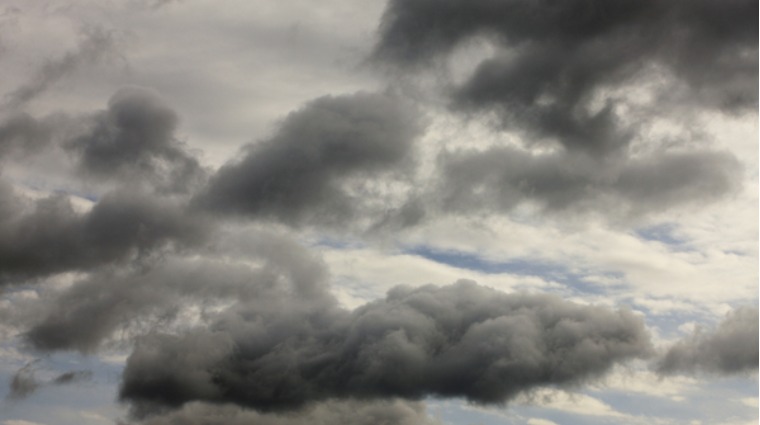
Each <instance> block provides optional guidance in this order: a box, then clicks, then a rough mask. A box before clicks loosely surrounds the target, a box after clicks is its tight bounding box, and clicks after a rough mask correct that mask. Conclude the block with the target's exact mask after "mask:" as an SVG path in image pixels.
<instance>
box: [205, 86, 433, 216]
mask: <svg viewBox="0 0 760 425" xmlns="http://www.w3.org/2000/svg"><path fill="white" fill-rule="evenodd" d="M419 132H420V124H419V119H418V114H417V112H416V111H415V110H414V109H413V108H412V107H411V106H410V105H409V104H408V103H406V102H405V101H402V99H401V98H399V97H396V96H392V95H384V94H372V93H356V94H353V95H347V96H338V97H329V96H328V97H322V98H319V99H317V100H314V101H312V102H310V103H308V104H307V105H306V106H304V107H303V108H302V109H300V110H298V111H296V112H293V113H291V114H290V115H288V116H287V118H286V119H285V120H284V121H283V123H282V125H281V127H280V129H279V131H278V132H277V133H276V134H275V135H274V136H273V137H272V138H271V139H269V140H265V141H263V142H260V143H258V144H255V145H252V146H249V147H248V148H247V150H246V152H245V154H244V157H243V158H242V159H241V160H239V161H235V162H232V163H229V164H227V165H225V166H223V167H222V168H221V169H220V170H219V171H218V172H217V173H216V175H214V176H213V177H212V178H211V183H210V185H209V186H208V187H207V188H206V190H205V191H204V192H203V193H202V194H201V195H200V196H199V197H198V198H197V202H198V203H199V204H200V205H203V206H204V207H206V208H208V209H211V210H216V211H221V212H226V213H238V214H246V215H250V216H255V217H262V218H273V219H277V220H281V221H284V222H290V223H298V222H303V221H316V222H322V223H325V222H329V223H333V224H337V223H344V220H345V219H346V218H350V217H352V216H354V215H355V214H357V213H359V212H360V211H361V204H362V201H363V199H362V198H366V197H367V196H368V194H367V193H361V195H362V196H361V198H357V197H355V196H352V194H351V193H350V191H349V190H347V188H346V185H347V184H348V183H350V182H351V181H355V182H358V181H360V180H357V179H363V180H366V179H372V178H377V177H378V176H380V175H383V173H386V174H387V172H389V171H400V170H401V169H402V167H403V166H404V165H405V164H408V163H409V161H410V160H411V159H412V158H411V157H410V156H411V154H412V149H413V146H412V142H413V141H414V139H415V136H417V135H418V133H419Z"/></svg>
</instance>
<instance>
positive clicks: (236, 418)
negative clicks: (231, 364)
mask: <svg viewBox="0 0 760 425" xmlns="http://www.w3.org/2000/svg"><path fill="white" fill-rule="evenodd" d="M178 423H181V424H183V425H201V424H203V425H243V424H252V423H255V424H260V425H306V424H315V423H318V424H322V423H324V424H335V425H344V424H346V425H347V424H351V425H378V424H398V425H436V424H438V425H440V424H441V422H440V421H438V420H437V419H434V418H432V417H430V416H429V415H428V414H426V412H425V406H424V405H423V404H421V403H414V402H407V401H400V400H381V401H375V402H363V401H356V400H349V401H328V402H325V403H319V404H316V405H313V406H310V407H307V408H304V409H301V410H299V411H298V412H295V413H289V414H276V413H259V412H255V411H251V410H245V409H241V408H240V407H238V406H233V405H221V406H219V405H211V404H203V403H189V404H187V405H186V406H184V407H183V408H182V409H180V410H177V411H174V412H170V413H167V414H164V415H159V416H157V417H151V418H148V419H146V420H144V421H140V422H133V423H132V424H133V425H138V424H139V425H170V424H178ZM122 425H126V424H122Z"/></svg>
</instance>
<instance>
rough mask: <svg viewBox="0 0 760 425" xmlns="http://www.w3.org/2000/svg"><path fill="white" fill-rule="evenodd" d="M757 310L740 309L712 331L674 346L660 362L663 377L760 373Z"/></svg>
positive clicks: (690, 337)
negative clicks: (672, 375)
mask: <svg viewBox="0 0 760 425" xmlns="http://www.w3.org/2000/svg"><path fill="white" fill-rule="evenodd" d="M758 361H759V360H758V309H757V307H742V308H738V309H736V310H734V311H732V312H731V313H729V314H728V316H726V318H725V319H724V320H723V321H722V322H721V323H720V324H719V325H718V326H717V328H715V329H713V330H703V329H697V330H696V331H695V332H694V334H692V335H691V336H689V337H688V338H685V339H683V340H682V341H679V342H677V343H676V344H675V345H673V346H672V347H671V348H670V349H669V350H668V351H667V352H666V353H665V355H664V356H663V358H662V359H661V360H660V361H659V363H658V367H657V369H658V370H659V371H660V372H661V373H663V374H674V373H693V372H707V373H717V374H737V373H742V372H748V371H753V370H757V365H758Z"/></svg>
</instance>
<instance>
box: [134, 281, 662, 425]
mask: <svg viewBox="0 0 760 425" xmlns="http://www.w3.org/2000/svg"><path fill="white" fill-rule="evenodd" d="M650 350H651V348H650V342H649V335H648V333H647V331H646V330H645V328H644V324H643V322H642V321H641V319H640V318H638V317H636V316H634V315H633V314H632V313H631V312H630V311H627V310H618V311H614V310H612V309H609V308H604V307H593V306H582V305H578V304H574V303H571V302H566V301H563V300H561V299H559V298H556V297H552V296H546V295H527V294H505V293H501V292H498V291H495V290H492V289H489V288H486V287H482V286H479V285H477V284H475V283H472V282H465V281H462V282H459V283H457V284H454V285H450V286H446V287H434V286H424V287H421V288H416V289H413V288H409V287H403V286H402V287H396V288H395V289H393V290H391V291H390V292H389V293H388V295H387V297H386V298H385V299H382V300H378V301H375V302H371V303H369V304H366V305H364V306H363V307H360V308H357V309H356V310H354V311H350V312H349V311H345V310H342V309H340V308H337V307H336V306H335V303H331V302H329V301H327V300H323V301H315V298H314V297H313V296H306V297H303V296H302V297H299V296H291V297H272V298H271V299H267V298H265V297H257V298H255V299H253V300H252V301H250V302H244V303H239V304H237V305H235V306H232V307H230V308H229V309H228V310H226V311H224V312H221V313H220V314H219V316H218V318H217V319H216V320H215V321H213V322H212V323H211V324H210V326H208V327H198V328H195V329H192V330H189V331H188V332H186V333H183V334H179V335H170V334H161V333H153V334H150V335H147V336H145V337H144V338H142V339H140V340H138V342H137V344H136V346H135V349H134V351H133V353H132V354H131V355H130V357H129V359H128V361H127V367H126V369H125V371H124V374H123V382H122V387H121V398H122V400H125V401H128V402H130V403H131V404H132V407H133V411H134V413H136V414H137V415H138V416H140V415H145V414H150V413H151V412H157V411H160V410H161V409H163V408H179V407H180V406H182V405H183V404H185V403H188V402H191V401H206V402H212V403H226V402H230V403H235V404H238V405H242V406H247V407H251V408H254V409H257V410H261V411H270V410H292V409H298V408H301V407H303V406H305V405H308V404H309V403H311V402H316V401H324V400H327V399H336V398H337V399H387V398H392V397H402V398H406V399H420V398H423V397H426V396H446V397H464V398H467V399H468V400H470V401H474V402H478V403H502V402H504V401H508V400H510V399H512V398H513V397H515V396H516V395H518V394H520V393H521V392H524V391H530V390H531V389H535V388H538V387H541V386H567V385H574V384H579V383H582V382H583V381H585V380H587V379H590V378H594V377H598V376H599V375H602V374H603V373H605V372H606V371H607V370H609V369H610V368H611V367H612V366H613V365H615V364H617V363H619V362H623V361H625V360H628V359H632V358H635V357H641V356H646V355H648V354H649V352H650ZM187 353H193V354H192V355H187Z"/></svg>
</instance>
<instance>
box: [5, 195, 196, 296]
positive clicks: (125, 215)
mask: <svg viewBox="0 0 760 425" xmlns="http://www.w3.org/2000/svg"><path fill="white" fill-rule="evenodd" d="M0 197H2V205H3V209H2V210H0V282H2V283H14V282H15V283H20V282H23V281H24V280H25V279H30V278H36V277H42V276H46V275H49V274H54V273H60V272H65V271H87V270H90V269H92V268H96V267H99V266H102V265H107V264H112V263H119V262H126V261H130V260H133V259H136V258H140V257H143V256H147V255H148V254H149V253H150V252H152V251H153V250H156V249H159V248H161V247H164V246H167V245H169V244H175V243H176V244H179V245H183V244H192V243H195V242H197V241H199V240H202V239H203V235H204V234H205V232H206V229H207V224H206V223H205V222H204V221H203V220H202V219H200V218H197V217H194V216H192V215H188V214H186V213H184V212H183V211H182V209H181V207H180V205H179V204H178V203H177V202H175V201H173V200H171V199H165V198H161V199H159V198H156V197H154V196H150V195H147V194H144V193H140V192H133V191H126V190H124V191H115V192H113V193H110V194H108V195H106V196H105V197H103V198H102V199H101V200H100V201H99V202H98V203H97V204H96V205H95V206H94V207H93V208H92V209H91V210H90V211H88V212H86V213H79V212H77V211H76V210H75V209H74V207H73V206H72V204H71V202H70V201H69V200H68V198H67V197H66V196H64V195H52V196H50V197H48V198H44V199H40V200H37V201H31V200H28V199H25V198H24V197H23V196H18V195H17V194H15V193H14V191H13V189H12V188H11V187H9V185H7V184H6V185H3V186H0ZM24 204H26V205H24Z"/></svg>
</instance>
